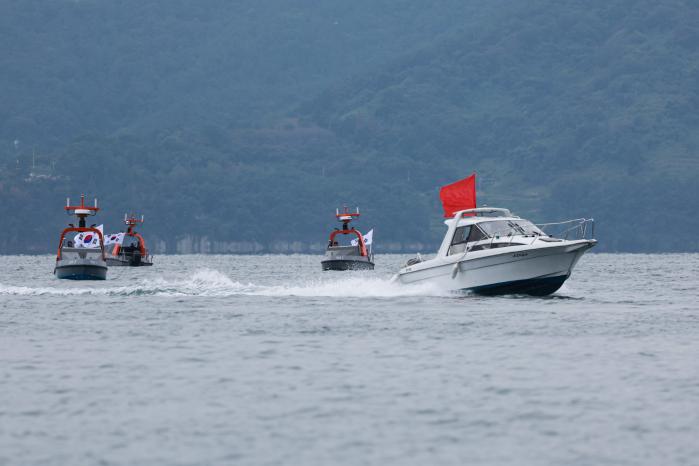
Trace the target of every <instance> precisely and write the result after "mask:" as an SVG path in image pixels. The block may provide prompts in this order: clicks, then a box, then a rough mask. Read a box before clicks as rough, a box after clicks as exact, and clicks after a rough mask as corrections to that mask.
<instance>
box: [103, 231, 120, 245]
mask: <svg viewBox="0 0 699 466" xmlns="http://www.w3.org/2000/svg"><path fill="white" fill-rule="evenodd" d="M123 242H124V233H123V232H121V233H112V234H111V235H105V236H104V245H105V246H109V245H110V244H122V243H123Z"/></svg>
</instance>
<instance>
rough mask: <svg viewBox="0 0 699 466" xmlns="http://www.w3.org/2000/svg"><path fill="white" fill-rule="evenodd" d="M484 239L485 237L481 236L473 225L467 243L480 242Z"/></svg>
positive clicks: (478, 229) (479, 231) (481, 233)
mask: <svg viewBox="0 0 699 466" xmlns="http://www.w3.org/2000/svg"><path fill="white" fill-rule="evenodd" d="M486 238H487V236H486V235H485V234H483V232H482V231H481V230H480V228H478V227H477V226H475V225H474V226H473V228H471V233H470V234H469V235H468V242H469V243H470V242H471V241H480V240H482V239H486Z"/></svg>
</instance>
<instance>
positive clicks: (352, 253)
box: [321, 207, 374, 270]
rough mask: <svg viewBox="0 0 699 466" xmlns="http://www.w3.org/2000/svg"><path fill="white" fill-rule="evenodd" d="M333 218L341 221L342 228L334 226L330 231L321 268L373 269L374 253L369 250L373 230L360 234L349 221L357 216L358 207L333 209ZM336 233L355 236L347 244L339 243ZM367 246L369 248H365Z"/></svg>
mask: <svg viewBox="0 0 699 466" xmlns="http://www.w3.org/2000/svg"><path fill="white" fill-rule="evenodd" d="M335 218H337V220H338V221H339V222H341V223H342V229H341V230H340V229H338V228H335V230H333V232H332V233H330V240H329V241H328V247H327V249H326V250H325V258H324V259H323V260H322V261H321V265H322V266H323V270H374V255H373V254H372V252H371V236H372V235H373V230H372V231H370V232H369V233H367V235H366V236H365V235H362V233H361V232H360V231H359V230H357V229H356V228H354V227H350V225H349V224H350V222H351V221H352V220H354V219H356V218H359V208H357V210H356V212H350V211H349V209H348V208H347V207H344V208H343V209H342V211H340V209H336V210H335ZM338 235H348V236H356V239H355V240H353V241H351V242H350V244H348V245H341V244H339V242H338V241H337V240H338V238H337V237H338ZM367 246H368V247H369V248H367Z"/></svg>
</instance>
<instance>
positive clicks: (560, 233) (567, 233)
mask: <svg viewBox="0 0 699 466" xmlns="http://www.w3.org/2000/svg"><path fill="white" fill-rule="evenodd" d="M536 226H537V227H539V228H540V229H541V230H542V231H543V232H544V233H546V234H547V235H549V236H552V237H554V238H561V239H570V240H576V239H593V238H594V237H595V219H593V218H576V219H573V220H566V221H564V222H553V223H537V224H536Z"/></svg>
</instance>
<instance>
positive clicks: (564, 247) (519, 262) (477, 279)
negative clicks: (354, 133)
mask: <svg viewBox="0 0 699 466" xmlns="http://www.w3.org/2000/svg"><path fill="white" fill-rule="evenodd" d="M444 223H445V224H446V225H447V227H448V230H447V234H446V236H445V237H444V240H443V241H442V245H441V246H440V248H439V251H438V252H437V255H436V257H434V258H432V259H429V260H422V258H421V257H420V256H419V255H418V257H417V258H415V259H411V260H410V261H408V263H407V264H406V265H405V266H404V267H403V268H402V269H401V270H400V271H399V272H398V274H397V275H396V276H395V277H394V279H395V280H396V281H398V282H399V283H404V284H411V283H434V284H436V285H438V286H439V287H440V288H443V289H445V290H454V291H456V290H469V291H472V292H475V293H479V294H487V295H496V294H528V295H534V296H545V295H548V294H551V293H553V292H555V291H556V290H558V289H559V288H560V287H561V285H563V282H565V281H566V280H567V279H568V277H570V274H571V272H572V271H573V268H574V267H575V264H577V262H578V260H580V257H582V255H583V254H584V253H585V251H587V250H588V249H590V248H591V247H593V246H594V245H595V244H597V241H596V240H595V239H586V237H587V236H588V235H589V236H590V237H591V236H594V221H593V220H592V219H577V220H569V221H567V222H559V223H555V224H545V225H539V226H537V225H535V224H533V223H532V222H530V221H529V220H525V219H522V218H520V217H517V216H515V215H512V213H511V212H510V211H509V210H507V209H499V208H490V207H488V208H475V209H467V210H460V211H458V212H456V213H455V214H454V217H453V218H450V219H448V220H445V222H444ZM553 226H561V227H564V228H563V229H564V231H563V232H562V234H561V235H557V236H556V237H554V236H551V235H548V234H547V233H545V232H544V229H548V228H549V227H553ZM573 236H574V237H575V239H572V238H571V239H569V237H573Z"/></svg>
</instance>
